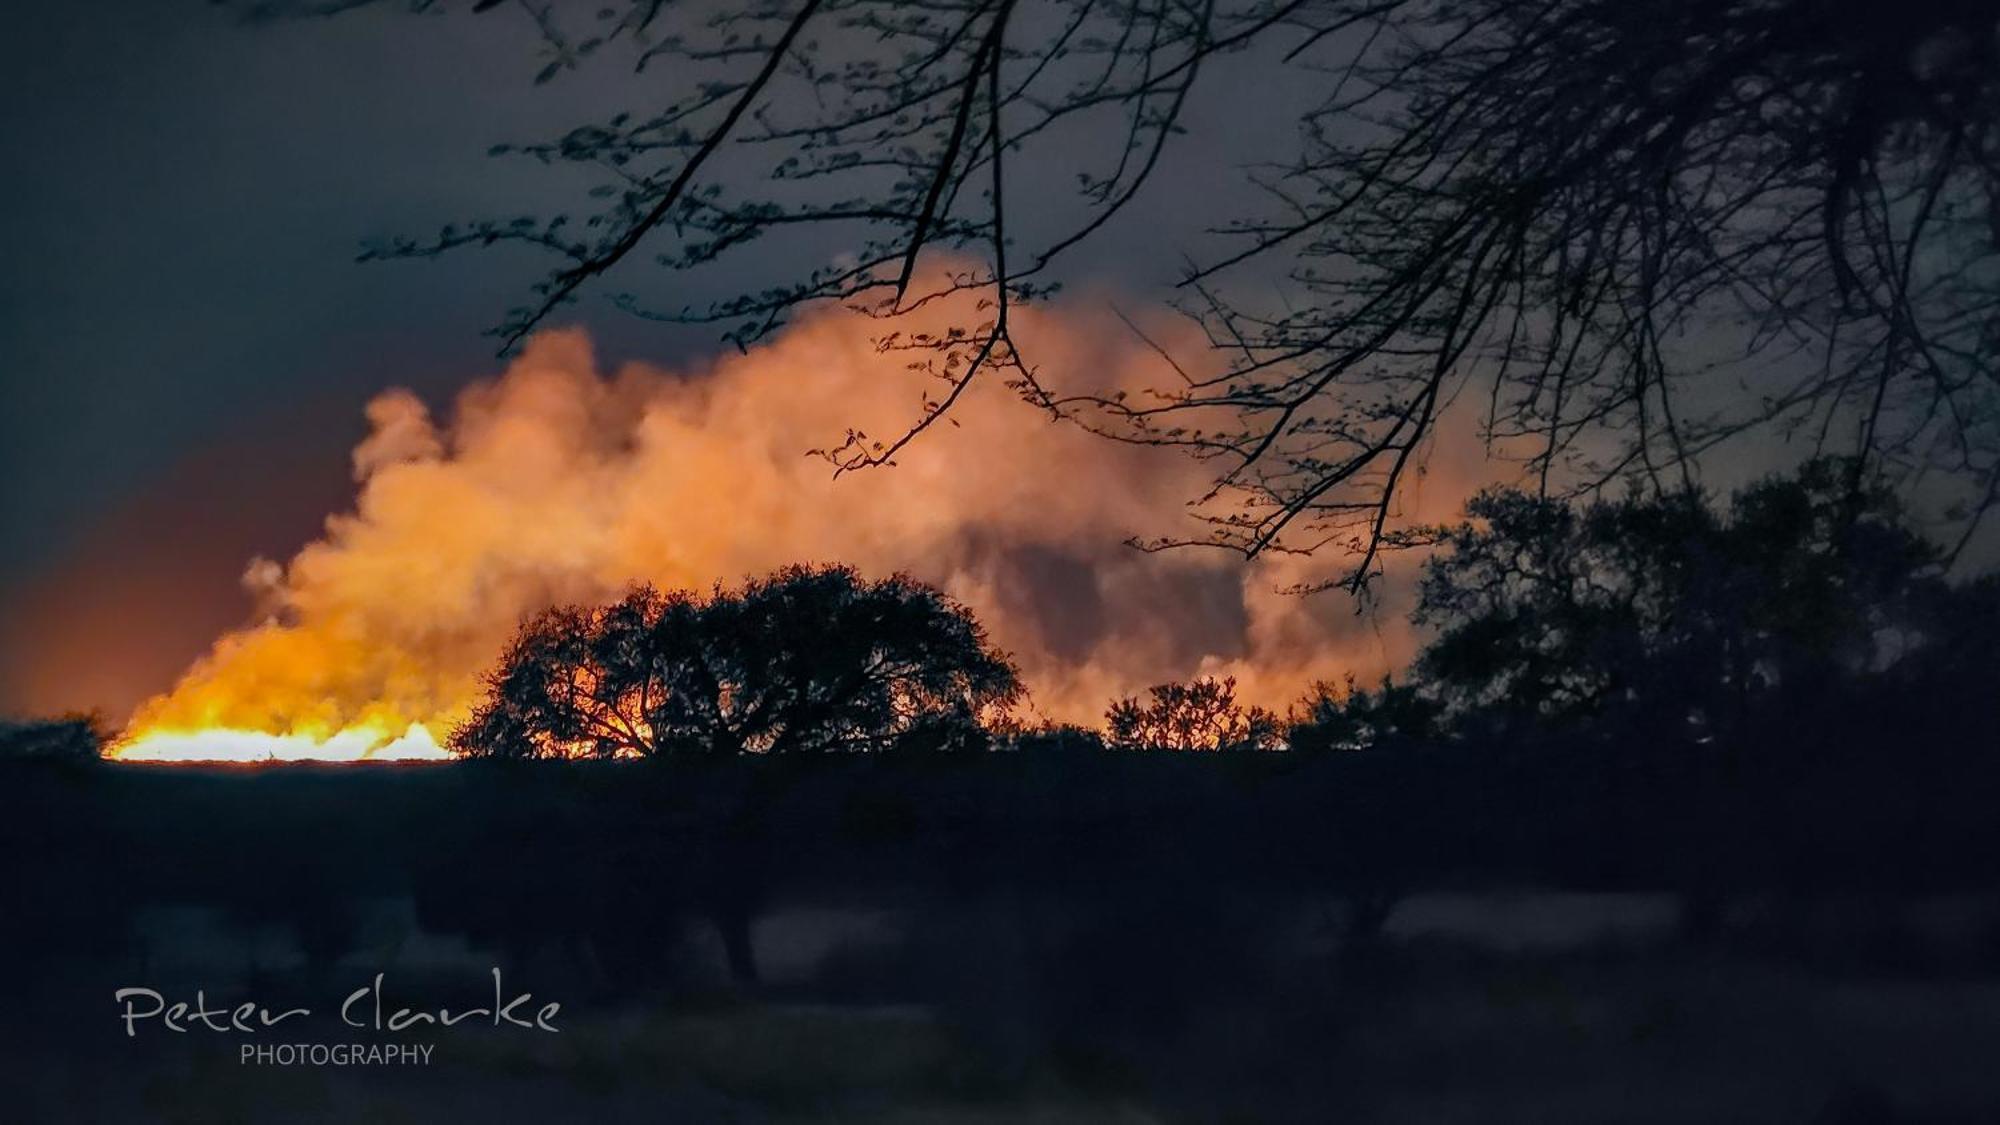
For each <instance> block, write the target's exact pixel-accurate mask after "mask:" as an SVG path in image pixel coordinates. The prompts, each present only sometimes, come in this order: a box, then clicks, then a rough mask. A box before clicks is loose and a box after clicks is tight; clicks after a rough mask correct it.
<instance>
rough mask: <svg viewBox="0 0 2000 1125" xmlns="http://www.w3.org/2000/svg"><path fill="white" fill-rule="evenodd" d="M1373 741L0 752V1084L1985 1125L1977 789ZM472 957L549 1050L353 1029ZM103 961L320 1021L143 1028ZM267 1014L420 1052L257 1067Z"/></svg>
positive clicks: (312, 1109)
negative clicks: (307, 755) (1435, 754)
mask: <svg viewBox="0 0 2000 1125" xmlns="http://www.w3.org/2000/svg"><path fill="white" fill-rule="evenodd" d="M1370 771H1371V766H1370V764H1369V761H1368V758H1367V755H1330V756H1325V757H1321V758H1318V759H1313V758H1309V757H1305V756H1301V755H1282V754H1276V755H1272V754H1266V755H1245V756H1241V757H1239V758H1233V759H1230V760H1215V758H1214V756H1207V757H1205V758H1196V757H1190V756H1162V755H1116V754H1106V753H1102V752H1078V753H1076V754H1066V753H1065V752H1064V751H1062V750H1060V749H1047V750H1044V751H1040V752H1036V753H1025V752H1024V753H1014V754H985V753H982V754H961V755H939V756H935V757H933V758H928V759H920V760H911V759H903V760H897V759H894V758H869V759H849V760H825V761H818V762H814V763H809V764H800V763H774V762H758V763H754V764H753V763H745V762H740V761H739V762H734V763H727V764H722V765H714V764H707V765H704V764H689V765H681V764H672V765H654V764H641V765H629V766H628V765H623V764H595V765H585V766H564V765H547V764H544V765H529V766H516V767H504V766H481V765H471V764H467V765H450V766H432V767H402V768H393V767H360V768H345V769H341V768H314V767H266V768H253V769H242V770H197V769H169V768H135V767H118V766H85V767H71V768H62V767H19V768H14V769H10V770H9V771H7V776H6V779H5V786H4V795H0V804H3V805H4V820H0V823H3V824H4V831H5V836H6V838H5V847H6V850H7V855H8V857H9V863H8V864H7V865H6V878H7V879H8V880H9V881H10V882H9V885H8V886H7V889H6V895H7V902H8V906H9V909H7V911H6V915H7V923H6V930H5V935H6V940H7V943H8V957H7V960H6V968H7V971H8V972H9V974H10V979H9V987H8V990H7V992H8V997H9V998H8V1000H7V1005H8V1008H9V1010H8V1012H7V1013H6V1016H5V1019H4V1020H3V1021H0V1025H4V1027H5V1029H6V1030H5V1032H4V1035H5V1043H4V1046H5V1050H4V1056H0V1057H4V1063H0V1066H4V1068H5V1073H4V1078H5V1082H4V1084H5V1087H6V1089H7V1090H8V1091H9V1094H10V1098H11V1105H12V1107H13V1108H12V1109H10V1110H9V1112H8V1113H7V1114H6V1115H5V1116H6V1118H7V1119H8V1120H26V1121H45V1120H46V1121H58V1120H60V1121H93V1120H107V1121H110V1120H118V1121H123V1120H157V1121H188V1122H208V1121H347V1120H379V1121H433V1120H458V1119H468V1120H471V1119H483V1120H535V1121H580V1120H594V1121H649V1122H650V1121H674V1122H680V1121H689V1122H707V1121H742V1122H761V1121H799V1122H808V1121H810V1122H822V1121H907V1122H933V1121H936V1122H953V1121H965V1122H975V1121H976V1122H1012V1121H1041V1122H1065V1121H1077V1122H1096V1121H1134V1122H1140V1121H1195V1122H1209V1121H1213V1122H1260V1121H1301V1122H1319V1121H1341V1122H1368V1121H1387V1122H1401V1121H1422V1122H1453V1121H1522V1122H1567V1121H1574V1122H1596V1121H1660V1122H1669V1121H1673V1122H1679V1121H1773V1122H1779V1121H1796V1122H1877V1121H1912V1122H1917V1121H1922V1122H1958V1121H1965V1122H1972V1121H1981V1122H1990V1121H1993V1120H1996V1118H2000V1067H1995V1066H1994V1059H1995V1058H1996V1055H1995V1053H1994V1052H1995V1049H1996V1047H2000V893H1996V886H1995V885H1994V883H1993V881H1992V880H1991V879H1990V877H1989V875H1988V872H1990V869H1991V862H1990V860H1989V859H1986V858H1984V856H1983V854H1982V852H1981V851H1980V849H1981V848H1982V847H1984V846H1985V845H1987V844H1990V843H1991V842H1992V841H1991V840H1990V839H1988V836H1989V835H1990V831H1989V830H1988V829H1986V828H1985V827H1984V826H1983V824H1982V823H1981V822H1979V820H1978V818H1977V817H1976V816H1974V815H1973V813H1972V812H1970V811H1967V810H1970V809H1976V808H1978V807H1982V806H1981V804H1980V802H1982V801H1984V800H1985V797H1986V796H1990V795H1981V794H1978V793H1970V794H1960V795H1958V797H1957V798H1955V799H1951V800H1945V799H1943V798H1940V799H1939V800H1940V803H1938V804H1936V805H1935V806H1934V807H1929V808H1902V809H1901V810H1900V811H1895V810H1890V811H1888V812H1885V811H1883V810H1882V809H1881V808H1879V807H1878V808H1876V809H1875V810H1874V812H1873V813H1872V814H1871V813H1868V812H1866V811H1864V810H1863V809H1861V808H1855V809H1853V810H1847V811H1850V812H1851V814H1852V815H1843V816H1840V817H1830V816H1827V815H1825V813H1826V810H1824V809H1819V810H1818V811H1816V812H1813V813H1811V814H1810V815H1809V816H1808V815H1806V814H1803V813H1801V814H1800V815H1799V817H1796V818H1789V819H1788V818H1787V817H1785V816H1776V815H1773V814H1772V808H1771V807H1768V806H1761V805H1760V806H1759V807H1758V808H1756V809H1755V810H1753V811H1754V812H1755V813H1756V815H1754V816H1753V815H1749V814H1747V813H1742V810H1740V809H1739V810H1738V812H1739V813H1741V815H1732V814H1731V813H1730V812H1729V811H1728V809H1727V808H1725V807H1723V806H1721V805H1718V804H1716V803H1715V802H1696V801H1685V800H1676V799H1675V797H1676V792H1677V791H1676V788H1675V787H1676V786H1677V785H1678V784H1681V781H1680V780H1677V779H1676V778H1675V777H1673V776H1644V777H1632V778H1620V777H1605V776H1590V775H1587V774H1586V773H1584V772H1580V771H1578V770H1575V769H1565V770H1563V771H1561V773H1562V776H1564V777H1566V778H1569V779H1570V781H1568V782H1567V783H1566V786H1567V787H1565V786H1562V785H1554V784H1552V783H1551V782H1550V779H1549V777H1548V776H1537V777H1532V778H1531V777H1528V776H1526V775H1525V774H1521V773H1519V772H1518V771H1510V770H1509V769H1508V768H1505V767H1504V766H1501V765H1495V766H1490V767H1482V768H1478V769H1471V768H1467V767H1466V766H1465V764H1464V763H1449V762H1439V763H1438V764H1437V770H1436V775H1435V777H1434V778H1430V779H1428V780H1426V779H1424V778H1421V777H1418V776H1417V775H1418V774H1421V773H1423V770H1422V768H1421V767H1420V766H1419V767H1412V765H1411V763H1410V762H1409V761H1407V760H1406V761H1405V762H1404V763H1403V764H1402V765H1401V766H1399V770H1398V775H1397V779H1396V781H1395V784H1394V785H1393V787H1392V786H1389V785H1387V784H1385V783H1384V781H1383V779H1381V778H1379V777H1376V776H1374V775H1372V774H1371V772H1370ZM1413 779H1415V780H1413ZM1528 789H1532V797H1531V795H1530V793H1529V792H1528V791H1527V790H1528ZM1743 792H1744V793H1748V794H1751V796H1739V798H1737V800H1738V802H1739V803H1740V802H1742V801H1753V800H1754V787H1753V788H1752V789H1749V790H1744V791H1743ZM1842 793H1846V794H1848V796H1849V797H1850V798H1851V796H1852V793H1851V792H1850V791H1849V790H1847V789H1838V790H1836V789H1832V788H1829V789H1827V790H1825V791H1824V792H1820V793H1814V792H1812V791H1798V792H1792V793H1789V794H1787V797H1788V800H1786V801H1785V802H1783V804H1784V805H1785V806H1786V807H1791V808H1794V809H1799V808H1811V807H1813V806H1814V803H1815V802H1816V801H1818V802H1822V803H1823V802H1825V801H1830V800H1833V799H1835V798H1836V797H1837V796H1839V795H1840V794H1842ZM1983 807H1984V808H1987V809H1989V810H1990V809H1991V808H1992V805H1991V804H1985V805H1983ZM1502 810H1511V811H1508V812H1504V813H1503V811H1502ZM1885 818H1886V819H1885ZM1989 819H1990V818H1989ZM1836 824H1838V825H1845V826H1846V828H1844V829H1835V828H1832V827H1829V826H1831V825H1836ZM1809 828H1813V829H1814V830H1808V829H1809ZM1892 828H1893V829H1894V830H1895V832H1894V834H1893V835H1891V834H1889V830H1890V829H1892ZM495 968H497V969H499V970H500V971H501V973H502V977H503V980H504V981H505V985H504V987H505V990H506V992H507V994H508V995H509V997H511V995H512V994H513V993H515V992H516V991H532V992H533V993H534V1003H533V1005H532V1006H530V1007H528V1008H526V1009H523V1010H524V1011H526V1012H528V1013H529V1014H532V1012H533V1011H534V1010H535V1009H536V1008H539V1007H540V1006H541V1004H543V1003H544V1002H545V1001H548V1000H554V1001H559V1002H560V1003H561V1004H562V1009H561V1013H560V1015H559V1016H558V1017H557V1018H556V1022H557V1024H558V1025H559V1026H560V1027H561V1029H562V1030H561V1032H560V1033H557V1034H550V1033H546V1032H541V1031H535V1030H526V1029H522V1028H518V1027H513V1026H502V1027H494V1026H491V1024H490V1022H487V1021H484V1020H482V1019H474V1020H470V1021H468V1022H466V1023H464V1024H461V1025H459V1026H455V1027H451V1028H437V1027H431V1026H424V1025H418V1026H417V1027H415V1028H413V1029H407V1030H405V1031H404V1032H403V1033H401V1034H395V1033H391V1032H388V1031H376V1030H373V1029H372V1028H352V1027H349V1026H346V1025H345V1024H343V1023H342V1022H341V1020H340V1018H339V1016H338V1014H337V1013H338V1010H339V1009H340V1006H341V1001H342V1000H343V999H344V998H345V997H347V996H348V995H349V994H350V993H351V992H353V991H354V990H355V989H357V988H364V987H366V986H368V985H369V984H370V983H371V981H372V980H373V979H374V977H375V975H376V974H377V973H380V974H383V977H384V986H383V987H384V995H385V1005H386V1006H387V1007H388V1009H390V1010H393V1009H394V1008H396V1007H401V1006H405V1005H407V1006H409V1007H411V1008H413V1009H422V1010H431V1011H434V1010H435V1009H436V1008H438V1007H440V1006H445V1007H449V1008H452V1009H454V1010H463V1009H464V1008H465V1007H467V1006H472V1005H477V1004H479V1003H481V998H482V996H483V997H486V998H487V999H489V1000H490V997H491V994H492V990H493V987H494V985H493V980H492V977H491V972H492V970H493V969H495ZM128 987H145V988H150V989H152V990H154V991H156V992H158V993H160V994H162V996H163V997H164V998H165V1000H166V1002H169V1003H171V1002H174V1001H186V1002H190V1003H192V1002H193V1001H194V1000H195V991H196V989H201V990H203V991H204V995H205V996H206V998H207V999H208V1000H209V1001H210V1002H211V1006H212V1007H214V1008H218V1009H222V1008H233V1007H234V1006H235V1005H237V1004H239V1003H241V1002H244V1001H253V1002H255V1003H257V1004H260V1005H263V1006H265V1007H268V1008H271V1009H274V1010H282V1009H287V1008H294V1007H309V1008H311V1009H312V1012H311V1014H310V1015H309V1016H305V1017H299V1018H296V1019H294V1020H292V1021H291V1022H288V1023H281V1024H280V1025H279V1026H278V1027H276V1028H268V1029H265V1030H263V1031H260V1032H257V1033H255V1034H252V1035H245V1034H242V1033H239V1032H218V1031H212V1030H207V1029H203V1028H199V1027H196V1028H195V1029H193V1030H190V1031H187V1032H185V1033H180V1034H176V1033H173V1032H171V1031H168V1030H166V1029H165V1028H164V1027H162V1026H160V1020H158V1019H157V1018H156V1019H142V1020H140V1021H139V1022H138V1023H137V1024H135V1027H134V1031H135V1034H133V1035H131V1036H128V1035H127V1034H126V1032H125V1024H124V1022H123V1021H122V1020H121V1018H120V1015H121V1013H122V1011H123V1010H124V1009H123V1006H121V1005H120V1004H118V1003H117V1002H115V1001H114V993H115V991H116V990H118V989H120V988H128ZM371 1003H372V1001H364V1002H363V1003H362V1004H361V1005H360V1006H358V1007H357V1008H356V1009H354V1010H355V1011H356V1012H360V1013H362V1014H363V1015H364V1016H367V1017H370V1018H372V1011H371V1010H370V1004H371ZM225 1018H226V1017H225ZM364 1022H365V1021H364ZM251 1042H257V1043H269V1044H278V1043H295V1044H306V1045H311V1044H316V1043H317V1044H329V1045H331V1044H377V1045H379V1044H384V1043H397V1044H400V1043H412V1044H416V1043H422V1044H428V1045H430V1046H431V1047H432V1056H431V1058H432V1061H431V1063H430V1065H428V1066H402V1067H397V1066H370V1067H362V1066H349V1067H340V1066H330V1065H329V1066H310V1065H302V1066H291V1067H277V1066H254V1065H244V1064H243V1063H241V1062H240V1061H239V1059H240V1054H241V1049H242V1047H243V1045H244V1044H246V1043H251Z"/></svg>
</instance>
